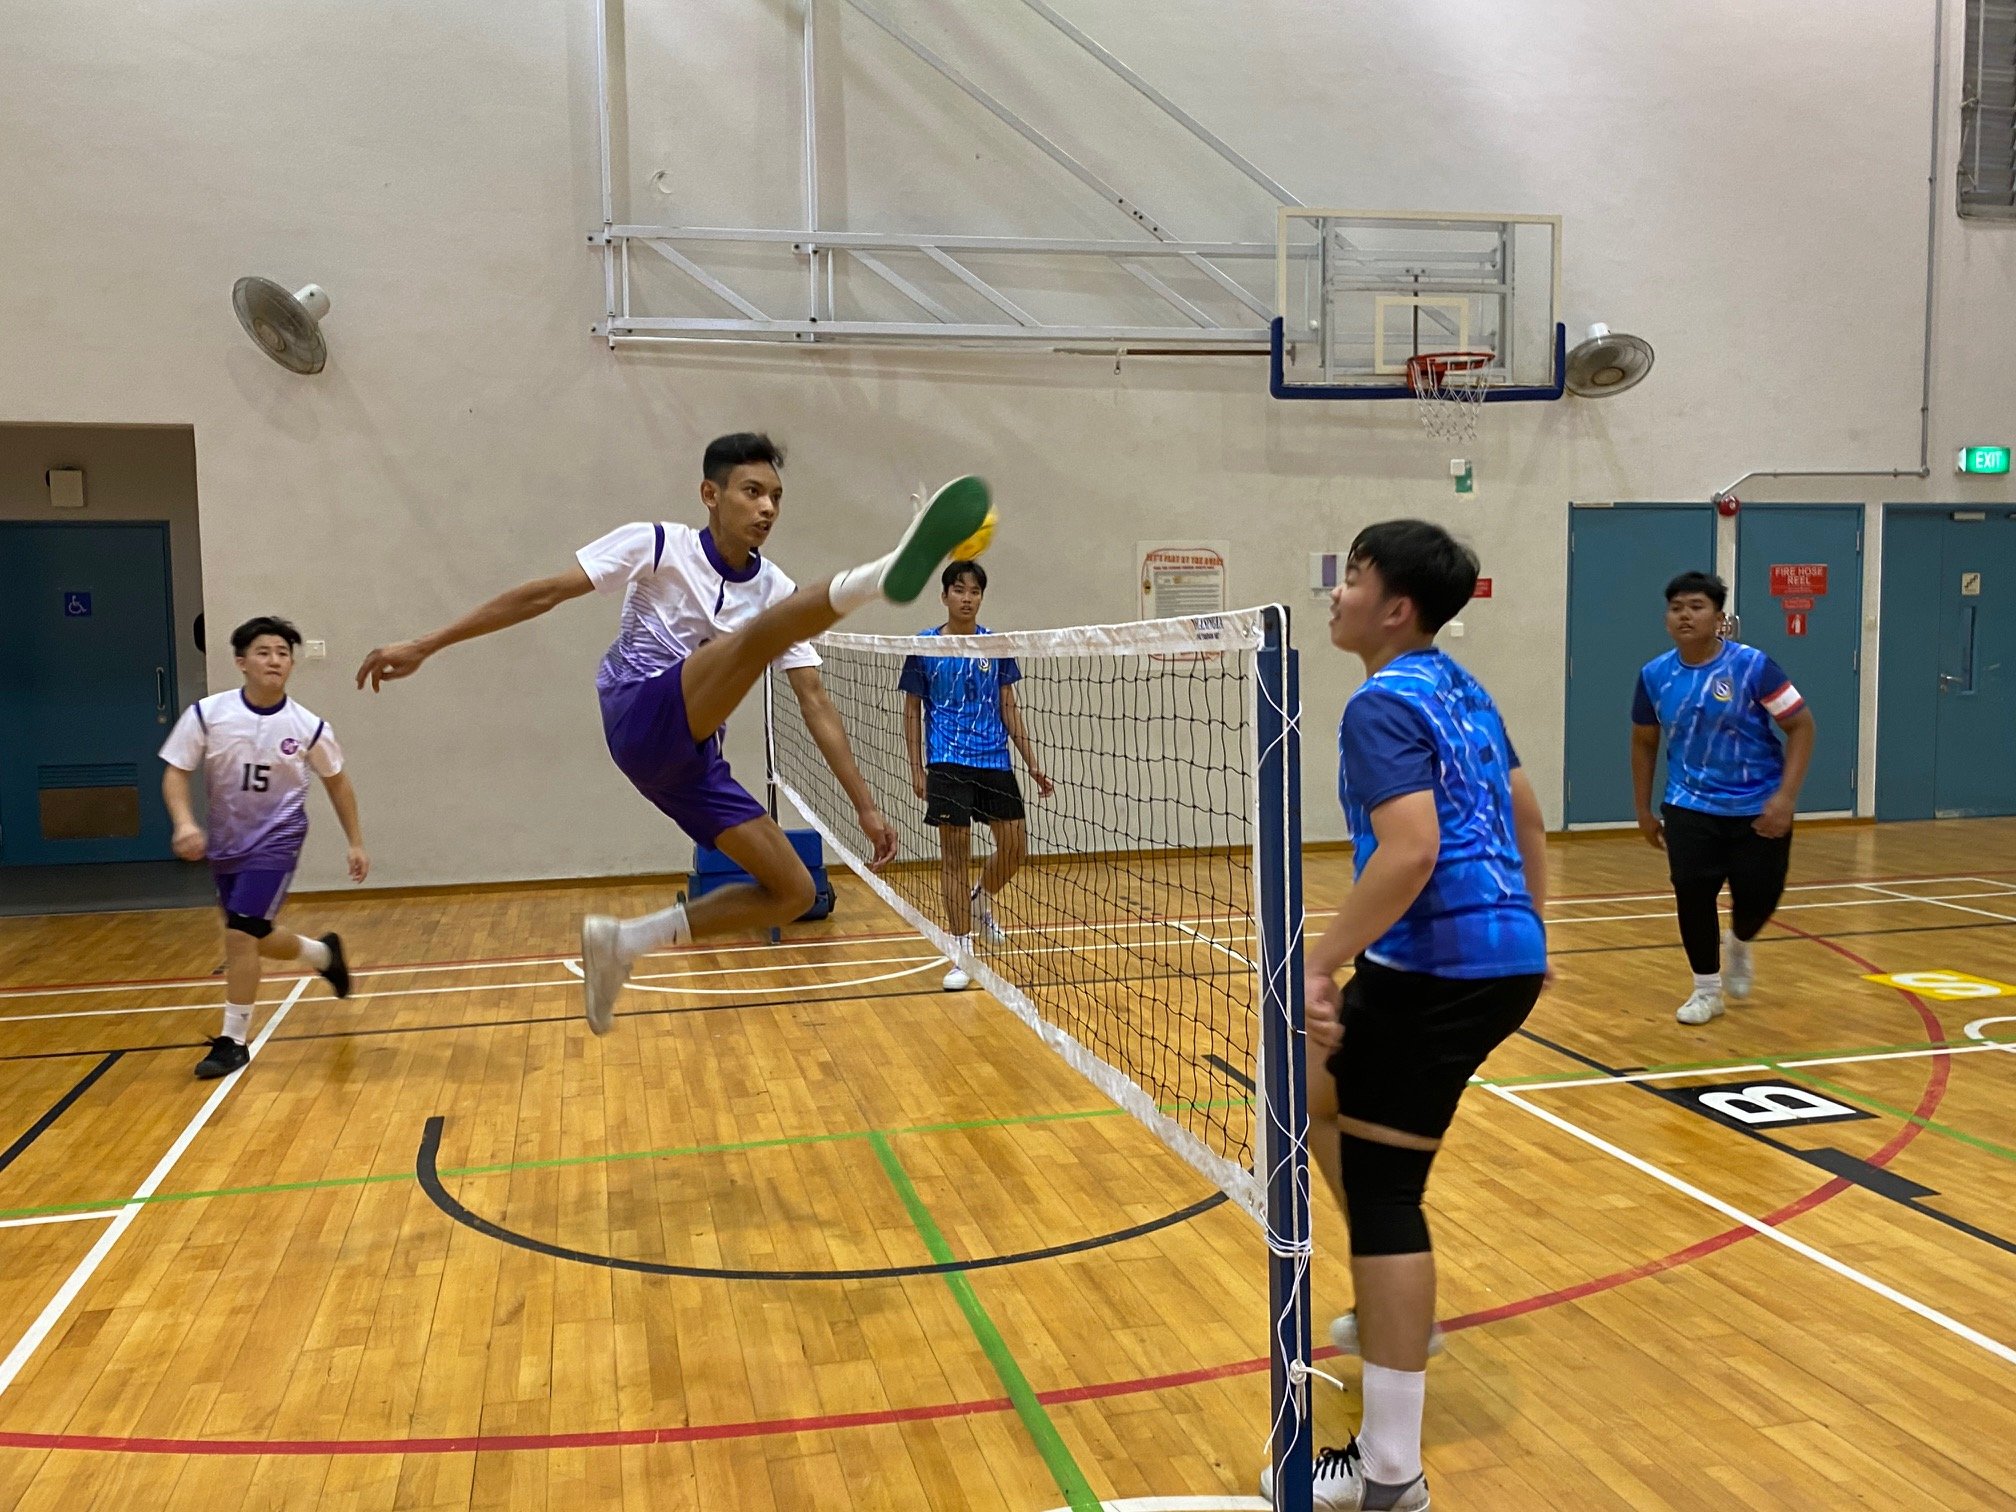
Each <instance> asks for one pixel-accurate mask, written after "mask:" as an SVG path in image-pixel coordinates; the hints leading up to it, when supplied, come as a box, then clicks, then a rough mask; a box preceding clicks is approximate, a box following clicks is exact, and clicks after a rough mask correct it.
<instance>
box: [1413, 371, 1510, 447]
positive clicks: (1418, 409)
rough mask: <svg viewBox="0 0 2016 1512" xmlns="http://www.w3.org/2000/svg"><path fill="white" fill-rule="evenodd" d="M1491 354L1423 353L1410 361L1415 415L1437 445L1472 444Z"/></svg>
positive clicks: (1475, 434)
mask: <svg viewBox="0 0 2016 1512" xmlns="http://www.w3.org/2000/svg"><path fill="white" fill-rule="evenodd" d="M1492 355H1493V354H1492V353H1490V352H1423V353H1421V354H1420V355H1418V356H1415V357H1409V358H1408V359H1407V386H1408V387H1409V388H1411V389H1412V390H1413V391H1414V415H1415V418H1416V419H1418V420H1419V421H1420V422H1421V429H1422V430H1424V431H1426V432H1427V433H1428V434H1429V435H1431V436H1433V437H1434V438H1435V439H1436V440H1438V441H1473V440H1475V439H1476V437H1477V416H1478V412H1479V411H1480V410H1481V409H1482V408H1483V405H1484V395H1485V392H1486V390H1487V388H1488V385H1487V383H1486V381H1485V374H1484V370H1485V369H1486V368H1488V367H1489V366H1490V365H1491V358H1492Z"/></svg>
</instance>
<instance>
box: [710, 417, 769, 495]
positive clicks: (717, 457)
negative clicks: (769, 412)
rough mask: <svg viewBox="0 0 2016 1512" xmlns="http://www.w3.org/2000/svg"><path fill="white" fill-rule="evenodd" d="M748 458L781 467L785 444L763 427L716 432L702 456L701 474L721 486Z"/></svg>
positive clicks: (716, 485) (748, 460) (751, 460)
mask: <svg viewBox="0 0 2016 1512" xmlns="http://www.w3.org/2000/svg"><path fill="white" fill-rule="evenodd" d="M748 462H768V463H769V464H770V465H771V466H772V467H775V468H778V469H779V470H781V469H782V468H783V466H784V448H783V447H781V446H779V445H778V444H777V443H776V442H775V441H772V440H771V439H770V438H769V437H768V436H766V435H764V434H763V432H761V431H736V432H735V433H734V434H733V435H729V436H716V437H715V438H714V439H713V440H712V441H709V442H708V443H707V454H706V455H705V456H704V457H702V458H701V459H700V476H701V477H703V478H705V479H707V480H708V482H710V483H712V484H713V485H714V486H715V487H716V488H719V487H720V486H722V485H723V484H725V483H726V482H727V481H728V475H729V474H730V473H732V472H733V471H735V469H736V468H738V467H741V466H742V465H743V464H744V463H748Z"/></svg>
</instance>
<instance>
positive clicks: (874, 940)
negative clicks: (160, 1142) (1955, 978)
mask: <svg viewBox="0 0 2016 1512" xmlns="http://www.w3.org/2000/svg"><path fill="white" fill-rule="evenodd" d="M1896 880H1897V881H1899V882H1903V883H1911V884H1930V885H1944V884H1947V883H1955V882H1971V883H1975V884H1977V885H1979V886H1981V887H1987V888H1994V889H1997V890H1995V891H1991V892H1981V893H1953V894H1950V895H1948V897H1950V898H1952V899H1961V898H2003V897H2011V896H2016V886H2011V885H2008V884H2001V883H1997V882H1996V881H1995V880H1994V879H1993V878H1989V877H1899V878H1897V879H1896ZM1882 885H1883V884H1879V883H1874V882H1803V883H1800V884H1799V885H1798V886H1796V887H1788V888H1786V889H1785V891H1786V892H1787V893H1805V892H1840V891H1843V890H1844V889H1850V888H1861V889H1865V890H1866V889H1874V888H1877V887H1879V886H1882ZM1671 899H1672V894H1671V893H1630V894H1625V895H1622V896H1619V897H1604V898H1556V899H1555V900H1554V902H1553V906H1554V907H1557V908H1558V907H1569V906H1573V905H1576V904H1592V903H1659V902H1670V901H1671ZM1907 899H1908V900H1910V901H1913V902H1919V903H1937V902H1944V901H1947V899H1946V898H1926V897H1920V896H1919V895H1918V894H1916V893H1906V894H1903V895H1901V896H1899V897H1897V898H1895V899H1888V898H1878V899H1867V900H1859V901H1849V902H1842V903H1787V904H1784V905H1782V906H1781V907H1780V909H1779V912H1781V913H1783V912H1787V911H1789V910H1793V909H1809V908H1856V907H1866V906H1868V905H1869V904H1870V903H1880V902H1892V901H1895V902H1903V901H1906V900H1907ZM1332 912H1333V910H1330V909H1324V908H1319V909H1311V910H1309V911H1308V912H1306V913H1305V914H1304V915H1303V917H1304V918H1305V919H1307V920H1316V919H1327V918H1329V917H1330V916H1331V914H1332ZM1671 917H1672V912H1671V910H1670V909H1669V910H1664V911H1661V912H1658V913H1648V914H1610V915H1603V914H1586V915H1581V916H1577V917H1571V918H1559V917H1550V918H1549V919H1548V920H1547V922H1548V923H1549V924H1606V923H1607V924H1616V923H1631V922H1635V921H1644V920H1658V919H1668V918H1671ZM1248 918H1249V915H1246V914H1241V913H1214V914H1184V915H1182V916H1181V917H1179V918H1172V919H1122V920H1114V921H1110V922H1107V923H1099V924H1051V925H1044V926H1041V927H1038V926H1033V925H1032V926H1021V927H1018V928H1017V929H1014V930H1011V931H1010V933H1011V934H1015V933H1022V934H1072V933H1084V932H1086V931H1088V930H1119V929H1156V928H1161V927H1162V926H1164V925H1173V924H1216V923H1225V922H1243V921H1245V920H1246V919H1248ZM2012 922H2016V920H2012ZM915 938H917V937H916V935H915V934H914V933H910V932H907V931H902V930H891V931H887V932H879V933H876V934H870V935H850V936H846V937H844V938H839V939H827V938H812V939H803V940H788V941H786V942H785V943H786V944H788V945H790V946H791V947H792V948H793V949H797V950H815V949H831V948H837V947H839V946H843V945H871V944H888V943H891V942H893V941H902V940H914V939H915ZM764 948H766V947H764V946H763V945H761V944H760V943H759V942H757V941H754V940H749V941H743V942H741V943H739V944H729V945H688V946H682V947H681V948H680V949H679V950H677V951H661V952H657V954H659V955H664V956H681V957H691V956H696V955H724V954H728V953H730V952H738V951H753V950H761V949H764ZM570 959H572V957H569V956H564V955H553V956H526V957H522V958H518V959H513V960H503V961H447V962H439V963H432V964H430V963H426V962H422V963H419V964H416V965H409V966H360V967H358V968H357V969H356V970H354V971H352V972H351V973H350V975H351V976H352V977H353V978H356V979H358V980H362V979H363V978H366V977H374V976H407V975H419V974H421V973H426V972H447V971H503V970H507V969H508V968H510V967H513V966H521V967H526V966H562V965H565V964H566V963H567V961H569V960H570ZM748 969H750V970H752V971H753V970H764V969H768V968H762V967H751V968H748ZM216 982H217V978H216V977H215V976H207V977H180V978H172V979H169V980H166V981H160V982H114V983H102V984H101V983H94V984H89V985H85V986H77V987H17V988H8V989H0V1001H6V1000H8V999H11V998H35V997H69V996H73V995H82V994H86V993H105V992H173V991H178V990H187V989H191V988H196V987H214V986H215V985H216ZM369 995H370V994H363V993H358V994H353V995H352V996H353V997H363V996H369ZM380 995H382V994H380ZM177 1006H181V1005H177ZM187 1006H194V1007H204V1008H209V1007H214V1006H216V1005H215V1004H211V1003H202V1004H193V1005H187ZM11 1022H16V1020H10V1019H0V1023H11Z"/></svg>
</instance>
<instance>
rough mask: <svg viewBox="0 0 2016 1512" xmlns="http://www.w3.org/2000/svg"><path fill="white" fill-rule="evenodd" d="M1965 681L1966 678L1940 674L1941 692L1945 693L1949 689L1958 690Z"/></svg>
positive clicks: (1948, 673) (1946, 673)
mask: <svg viewBox="0 0 2016 1512" xmlns="http://www.w3.org/2000/svg"><path fill="white" fill-rule="evenodd" d="M1963 681H1965V679H1964V678H1959V677H1955V676H1954V675H1953V674H1952V673H1951V672H1941V673H1940V674H1939V691H1940V692H1941V693H1944V692H1945V691H1946V690H1947V689H1948V688H1957V687H1959V686H1960V684H1961V683H1962V682H1963Z"/></svg>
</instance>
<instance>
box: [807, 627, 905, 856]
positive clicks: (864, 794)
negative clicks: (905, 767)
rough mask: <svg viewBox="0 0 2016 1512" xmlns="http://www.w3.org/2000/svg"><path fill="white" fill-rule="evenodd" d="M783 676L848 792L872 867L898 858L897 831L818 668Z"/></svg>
mask: <svg viewBox="0 0 2016 1512" xmlns="http://www.w3.org/2000/svg"><path fill="white" fill-rule="evenodd" d="M784 675H785V676H786V677H788V678H789V679H790V680H791V691H792V692H793V693H796V694H797V695H798V709H799V712H800V713H802V714H803V715H804V716H805V728H806V729H808V730H810V731H811V732H812V739H813V741H814V743H815V744H817V745H818V747H819V754H820V755H821V756H824V757H825V758H826V765H827V766H829V767H831V768H832V769H833V775H834V776H835V777H837V778H838V779H839V780H840V786H841V787H843V788H845V789H846V791H847V797H848V800H849V801H850V802H852V803H853V805H854V815H855V818H856V819H857V820H859V822H860V825H861V833H862V834H864V835H866V836H867V837H868V840H869V843H870V844H871V845H872V846H873V847H874V853H873V855H872V856H871V858H870V860H869V865H870V866H871V867H873V868H875V869H877V870H879V869H880V868H882V867H883V866H886V865H887V864H888V863H889V862H890V861H892V860H894V859H895V856H896V830H895V827H894V826H893V825H891V824H890V823H889V821H888V820H887V819H885V818H884V817H883V816H882V810H881V809H880V808H879V807H877V805H876V803H875V794H874V792H873V790H871V789H870V788H869V786H868V783H867V781H866V779H864V778H863V777H862V775H861V768H860V767H858V766H856V765H855V763H854V750H853V747H851V746H850V745H848V744H847V727H846V725H844V724H842V723H841V721H840V711H839V710H838V709H836V708H834V707H833V699H832V696H831V695H830V694H828V693H827V691H826V684H825V682H824V680H822V679H821V678H820V676H819V669H818V668H817V667H791V668H789V669H787V670H786V671H785V673H784Z"/></svg>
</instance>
